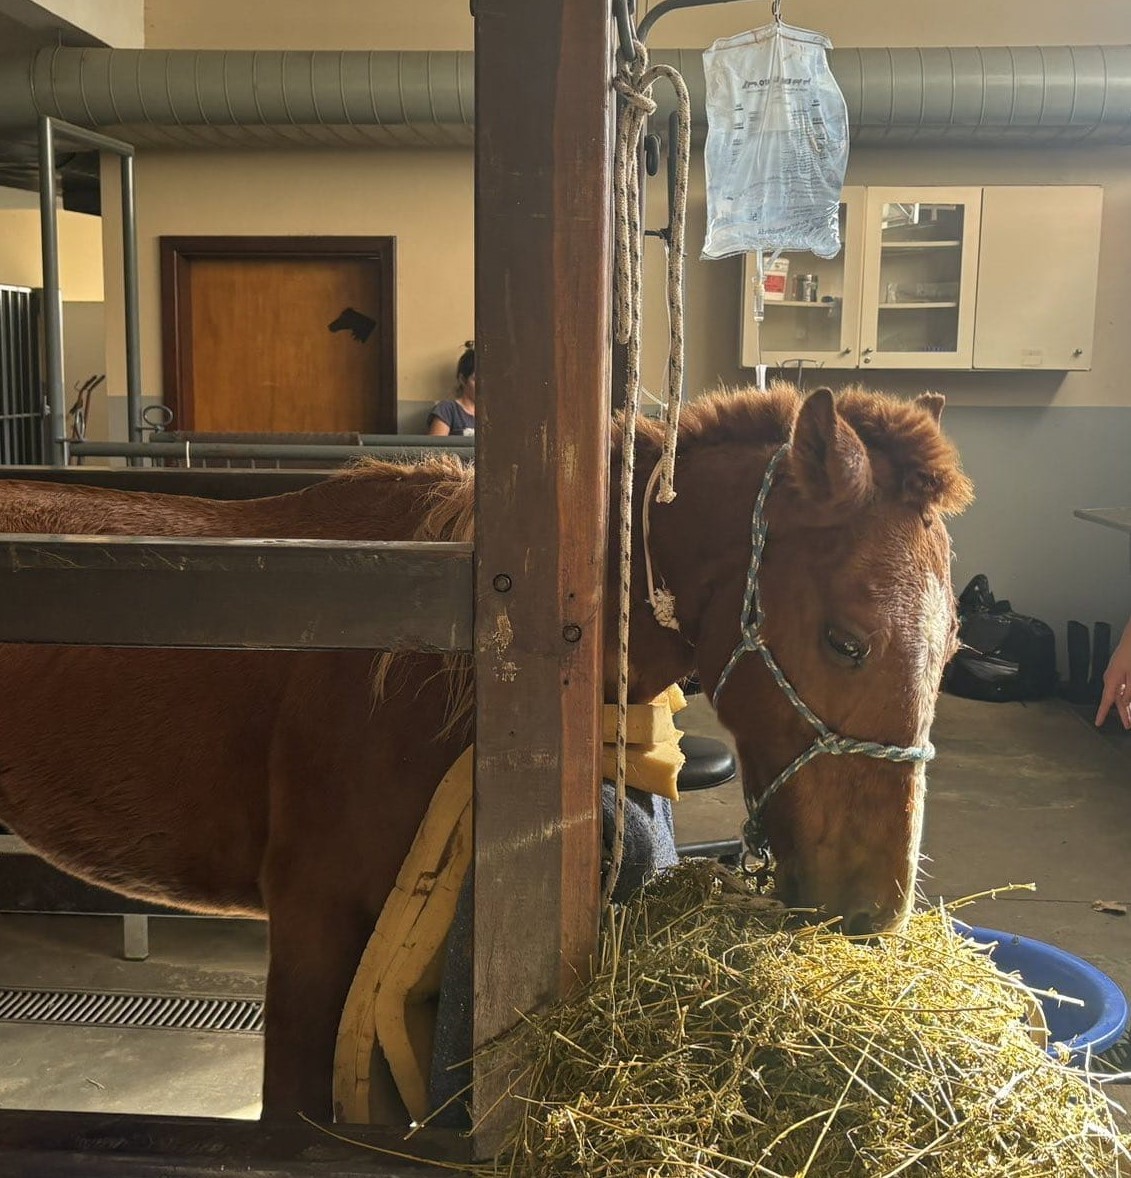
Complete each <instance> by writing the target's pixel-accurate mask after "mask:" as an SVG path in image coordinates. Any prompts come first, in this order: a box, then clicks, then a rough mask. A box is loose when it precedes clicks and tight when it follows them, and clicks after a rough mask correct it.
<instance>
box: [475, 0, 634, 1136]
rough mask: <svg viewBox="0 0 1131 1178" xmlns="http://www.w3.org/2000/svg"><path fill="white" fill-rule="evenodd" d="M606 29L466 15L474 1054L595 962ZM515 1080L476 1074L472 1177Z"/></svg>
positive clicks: (517, 0)
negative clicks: (470, 145) (471, 137)
mask: <svg viewBox="0 0 1131 1178" xmlns="http://www.w3.org/2000/svg"><path fill="white" fill-rule="evenodd" d="M610 26H611V13H610V9H609V4H608V0H543V2H542V3H540V4H531V3H529V0H477V2H476V4H475V38H476V40H475V93H476V99H475V118H476V134H475V152H476V160H475V162H476V167H475V202H476V210H475V256H476V259H477V260H478V263H479V264H478V265H477V266H476V279H475V307H476V329H475V340H476V345H477V346H476V379H477V381H478V385H479V389H478V394H477V399H478V405H477V417H478V419H479V420H478V424H477V435H476V441H477V447H478V448H477V456H476V461H477V464H478V472H477V479H476V481H477V495H476V520H475V529H476V531H475V535H476V541H475V545H476V621H475V633H476V674H475V678H476V745H475V753H476V764H475V813H474V832H475V858H474V888H475V904H474V989H473V993H474V1018H473V1022H474V1038H475V1043H476V1044H477V1045H482V1044H483V1043H485V1042H487V1041H488V1040H490V1039H491V1038H493V1037H494V1036H496V1035H497V1034H499V1033H500V1032H502V1031H504V1030H505V1029H506V1028H508V1027H509V1026H511V1025H512V1024H513V1023H514V1022H515V1021H516V1019H517V1018H518V1017H519V1014H520V1012H522V1011H528V1010H531V1009H534V1008H536V1007H538V1006H540V1005H542V1004H543V1003H546V1002H549V1001H552V1000H553V999H554V998H556V997H557V996H558V995H560V994H563V993H564V992H566V991H567V990H569V989H570V988H571V987H572V986H573V985H574V984H575V983H576V982H577V980H578V979H579V978H582V977H584V976H585V974H586V972H587V971H588V969H589V965H590V961H591V957H592V954H593V952H594V949H595V947H596V941H597V928H598V920H599V913H600V896H599V888H600V875H601V871H600V866H601V864H600V828H601V821H600V798H599V789H600V778H601V774H600V755H599V754H600V742H601V711H600V709H601V700H602V690H601V689H602V674H601V671H602V650H603V647H602V639H603V635H602V629H603V627H602V591H603V588H604V577H605V558H606V545H607V518H606V517H607V511H608V466H609V420H610V412H609V409H610V404H609V368H608V359H607V357H608V351H609V340H608V331H609V329H608V323H609V303H610V298H609V283H610V276H611V269H612V268H611V259H610V251H609V225H608V221H609V211H610V209H611V206H612V186H611V176H612V168H611V146H612V137H611V133H610V132H611V128H610V106H611V104H610V87H609V72H610V62H611V58H610V43H611V38H610ZM506 1072H507V1069H506V1068H498V1069H497V1070H495V1071H490V1070H485V1069H484V1068H483V1067H482V1066H480V1065H479V1064H478V1063H477V1064H476V1066H475V1075H474V1088H473V1094H472V1097H473V1117H472V1120H473V1123H476V1130H475V1152H476V1154H477V1156H485V1155H487V1154H489V1153H491V1152H493V1149H494V1147H495V1145H496V1144H497V1141H498V1134H499V1133H500V1131H502V1130H503V1129H504V1127H505V1123H506V1121H507V1119H509V1118H510V1117H511V1116H512V1115H513V1114H514V1112H515V1104H514V1101H513V1100H506V1099H504V1098H505V1097H506V1096H507V1095H508V1093H507V1087H506V1086H507V1081H508V1077H507V1075H506ZM484 1117H486V1119H482V1118H484Z"/></svg>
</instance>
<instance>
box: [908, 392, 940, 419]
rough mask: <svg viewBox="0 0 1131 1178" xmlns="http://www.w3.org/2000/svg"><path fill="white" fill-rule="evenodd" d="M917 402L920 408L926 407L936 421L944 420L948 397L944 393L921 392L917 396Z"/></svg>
mask: <svg viewBox="0 0 1131 1178" xmlns="http://www.w3.org/2000/svg"><path fill="white" fill-rule="evenodd" d="M915 404H916V405H918V406H919V408H920V409H925V410H926V411H927V412H928V413H929V414H930V415H931V416H932V417H933V418H934V419H935V421H936V422H939V421H941V420H942V411H943V406H944V405H945V404H946V397H944V396H943V395H942V393H920V394H919V395H918V396H917V397H916V398H915Z"/></svg>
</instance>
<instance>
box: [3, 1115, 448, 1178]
mask: <svg viewBox="0 0 1131 1178" xmlns="http://www.w3.org/2000/svg"><path fill="white" fill-rule="evenodd" d="M327 1128H329V1129H330V1132H333V1133H337V1134H340V1135H341V1136H343V1137H347V1138H351V1139H352V1140H353V1141H357V1142H359V1143H360V1144H358V1145H353V1144H349V1143H348V1142H342V1141H338V1140H336V1139H335V1138H334V1137H331V1136H330V1135H329V1133H325V1132H322V1131H321V1130H320V1129H319V1128H318V1126H316V1125H309V1124H303V1123H301V1122H298V1121H295V1122H287V1123H278V1124H273V1123H269V1122H258V1121H231V1120H221V1119H219V1118H205V1117H153V1116H132V1115H128V1114H121V1113H66V1112H38V1111H24V1110H21V1109H0V1174H4V1175H9V1174H10V1175H13V1176H15V1175H21V1176H23V1175H27V1176H28V1178H31V1176H32V1175H34V1176H35V1178H103V1176H105V1178H158V1176H159V1178H219V1175H225V1174H240V1175H242V1176H243V1178H429V1176H430V1175H441V1174H450V1173H451V1165H452V1164H456V1165H458V1164H460V1163H466V1161H467V1160H468V1155H469V1149H468V1142H467V1139H466V1138H465V1137H460V1136H458V1135H457V1134H455V1133H443V1132H440V1131H437V1130H427V1129H424V1130H421V1131H419V1132H418V1133H416V1134H413V1136H412V1137H411V1138H408V1139H407V1140H406V1138H405V1135H404V1133H403V1132H398V1131H396V1130H391V1129H382V1128H379V1127H376V1126H368V1125H334V1126H328V1127H327ZM366 1146H370V1147H377V1150H378V1151H380V1150H384V1151H394V1152H395V1153H400V1154H408V1155H412V1156H414V1157H420V1158H428V1159H431V1160H433V1161H436V1162H439V1163H441V1164H444V1163H447V1166H446V1167H445V1168H444V1169H437V1168H435V1167H433V1166H415V1165H411V1164H409V1163H408V1162H406V1161H403V1160H400V1159H398V1158H396V1157H394V1156H392V1154H390V1153H389V1152H385V1153H382V1152H376V1151H375V1150H374V1149H373V1148H368V1149H367V1148H365V1147H366Z"/></svg>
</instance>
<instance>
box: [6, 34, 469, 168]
mask: <svg viewBox="0 0 1131 1178" xmlns="http://www.w3.org/2000/svg"><path fill="white" fill-rule="evenodd" d="M473 67H474V56H473V55H472V54H471V53H452V52H446V53H402V52H372V53H370V52H357V51H343V52H337V53H335V52H327V51H317V52H308V51H289V50H288V51H276V50H271V51H267V50H254V51H251V50H248V51H228V50H197V49H178V50H163V49H68V48H62V47H56V48H51V49H41V50H40V51H39V52H38V53H36V54H35V55H34V56H32V57H31V58H24V59H22V60H16V59H7V60H6V59H3V58H0V128H9V129H12V130H14V129H15V128H17V127H20V128H25V129H26V128H29V127H34V125H35V123H36V120H37V119H38V117H39V116H40V115H44V114H46V115H53V116H55V117H56V118H61V119H64V120H66V121H67V122H71V123H76V124H78V125H80V126H85V127H97V128H99V129H102V130H106V131H108V130H109V128H111V127H112V128H113V129H114V131H113V133H114V135H115V136H116V137H118V138H121V139H125V140H126V141H127V142H130V143H133V144H134V145H135V146H145V147H166V148H168V147H174V148H175V147H225V146H240V147H247V146H255V145H256V144H261V145H262V146H264V147H279V146H291V147H312V146H324V147H342V148H349V147H370V146H373V145H377V146H384V147H462V146H470V144H471V142H472V134H473V127H474V119H475V114H474V90H473Z"/></svg>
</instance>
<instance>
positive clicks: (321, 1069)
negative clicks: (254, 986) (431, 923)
mask: <svg viewBox="0 0 1131 1178" xmlns="http://www.w3.org/2000/svg"><path fill="white" fill-rule="evenodd" d="M268 911H269V918H270V959H269V963H268V968H267V1006H266V1035H265V1044H264V1060H263V1116H264V1118H272V1119H274V1118H280V1117H289V1116H293V1115H294V1114H295V1113H297V1112H302V1113H305V1114H306V1115H307V1116H308V1117H311V1118H312V1119H313V1120H316V1121H329V1120H331V1119H332V1112H333V1075H334V1046H335V1042H336V1039H337V1034H338V1021H339V1018H340V1017H341V1012H342V1007H343V1006H344V1005H345V1001H346V995H347V994H348V993H349V988H350V984H351V983H352V981H353V975H354V972H355V971H356V969H357V965H358V962H359V961H360V960H361V955H362V952H363V951H364V949H365V945H366V942H367V941H368V939H369V935H370V934H371V933H372V932H373V918H372V917H371V916H368V915H366V914H365V913H363V912H359V911H357V910H356V909H354V908H353V907H352V906H350V905H348V903H347V904H343V903H341V902H339V900H338V899H335V898H333V897H329V896H318V895H317V894H316V893H315V891H314V890H313V887H312V883H311V881H309V880H307V881H301V883H299V884H296V885H295V890H294V891H287V892H284V893H283V894H282V895H278V894H275V895H272V896H270V897H269V900H268Z"/></svg>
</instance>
